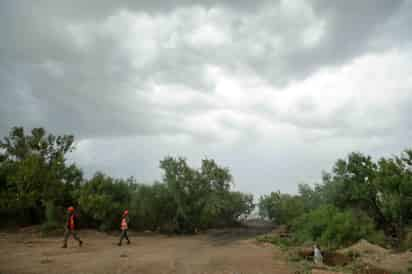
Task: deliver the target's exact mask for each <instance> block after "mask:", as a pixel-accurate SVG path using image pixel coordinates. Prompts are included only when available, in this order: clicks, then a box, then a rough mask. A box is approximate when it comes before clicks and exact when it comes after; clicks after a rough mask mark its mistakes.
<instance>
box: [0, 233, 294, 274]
mask: <svg viewBox="0 0 412 274" xmlns="http://www.w3.org/2000/svg"><path fill="white" fill-rule="evenodd" d="M79 235H80V236H81V237H82V239H83V240H84V245H83V247H78V246H77V243H76V242H75V241H74V240H72V239H71V240H70V241H69V248H67V249H62V248H61V247H60V246H61V238H55V237H53V238H41V237H39V236H38V234H36V233H34V234H30V233H16V234H10V233H0V273H1V274H16V273H108V274H109V273H110V274H116V273H141V274H151V273H153V274H161V273H165V274H166V273H167V274H169V273H176V274H189V273H204V274H210V273H225V274H229V273H230V274H235V273H236V274H240V273H242V274H247V273H250V274H266V273H279V274H287V273H292V271H291V270H290V269H289V268H288V266H287V263H286V260H285V259H284V258H283V255H282V253H281V252H280V251H279V250H277V249H276V247H272V246H265V245H258V244H256V243H255V241H254V240H253V238H252V239H244V238H242V237H236V235H235V236H234V237H226V236H225V234H216V235H218V236H216V235H213V236H211V235H210V234H208V235H196V236H173V237H167V236H162V235H142V234H140V235H134V236H133V237H132V238H131V239H132V244H131V245H130V246H127V245H124V246H122V247H119V246H117V245H115V243H116V242H117V240H118V239H117V237H114V236H108V235H106V234H102V233H98V232H95V231H80V233H79ZM219 235H220V236H219ZM222 235H223V236H222Z"/></svg>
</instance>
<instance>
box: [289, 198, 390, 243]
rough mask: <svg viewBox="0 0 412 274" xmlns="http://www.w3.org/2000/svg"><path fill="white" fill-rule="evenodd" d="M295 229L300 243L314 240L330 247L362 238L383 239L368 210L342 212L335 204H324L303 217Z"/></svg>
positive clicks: (294, 231)
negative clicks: (368, 214) (364, 211)
mask: <svg viewBox="0 0 412 274" xmlns="http://www.w3.org/2000/svg"><path fill="white" fill-rule="evenodd" d="M292 232H293V236H294V237H295V239H296V240H297V241H298V242H302V243H303V242H306V241H314V242H317V243H319V244H320V245H322V246H324V247H328V248H338V247H341V246H346V245H350V244H352V243H354V242H356V241H358V240H360V239H367V240H369V241H371V242H375V243H376V241H379V240H380V239H381V236H380V233H379V232H376V230H375V226H374V223H373V220H372V219H371V218H369V217H368V216H366V215H365V214H364V213H361V212H356V213H355V212H354V211H350V210H345V211H339V210H338V209H336V208H335V207H333V206H322V207H320V208H318V209H316V210H313V211H311V212H309V213H307V214H304V215H302V216H300V217H299V218H297V219H296V220H295V222H294V223H293V225H292ZM382 235H383V234H382Z"/></svg>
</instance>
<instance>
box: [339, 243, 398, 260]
mask: <svg viewBox="0 0 412 274" xmlns="http://www.w3.org/2000/svg"><path fill="white" fill-rule="evenodd" d="M338 252H340V253H343V254H347V253H350V252H352V253H358V254H359V255H360V256H363V255H365V254H374V255H381V256H385V255H387V254H388V253H389V252H390V251H389V250H388V249H386V248H383V247H381V246H378V245H374V244H371V243H370V242H368V241H366V240H363V239H362V240H360V241H359V242H357V243H356V244H354V245H352V246H350V247H348V248H344V249H340V250H339V251H338Z"/></svg>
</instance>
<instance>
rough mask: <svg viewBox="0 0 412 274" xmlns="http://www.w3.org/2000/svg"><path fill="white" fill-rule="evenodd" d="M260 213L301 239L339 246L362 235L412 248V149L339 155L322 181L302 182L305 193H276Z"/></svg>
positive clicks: (264, 201)
mask: <svg viewBox="0 0 412 274" xmlns="http://www.w3.org/2000/svg"><path fill="white" fill-rule="evenodd" d="M258 207H259V212H260V214H261V216H262V217H265V218H269V219H271V220H272V221H273V222H276V223H277V224H284V225H287V226H288V227H289V229H290V230H291V232H292V235H293V240H295V241H297V242H305V241H306V242H307V241H315V242H318V243H321V244H323V245H324V246H329V247H334V246H335V247H336V246H342V245H348V244H351V243H353V242H355V241H357V240H359V239H361V238H365V239H368V240H370V241H372V242H376V243H380V244H391V245H395V246H398V247H401V246H405V247H412V234H411V232H410V230H409V233H407V232H408V231H407V228H409V229H410V226H411V225H412V150H405V151H403V152H402V153H401V154H400V155H395V156H392V157H382V158H380V159H378V160H377V161H374V160H373V159H372V157H371V156H368V155H364V154H362V153H359V152H354V153H350V154H349V155H348V156H347V158H345V159H338V160H337V161H336V162H335V164H334V166H333V168H332V171H331V172H324V173H323V176H322V182H321V183H320V184H317V185H315V186H314V187H311V186H309V185H307V184H301V185H299V194H298V195H290V194H283V193H280V192H272V193H271V194H269V195H264V196H263V197H261V198H260V200H259V203H258Z"/></svg>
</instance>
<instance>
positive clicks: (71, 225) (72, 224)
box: [62, 206, 83, 248]
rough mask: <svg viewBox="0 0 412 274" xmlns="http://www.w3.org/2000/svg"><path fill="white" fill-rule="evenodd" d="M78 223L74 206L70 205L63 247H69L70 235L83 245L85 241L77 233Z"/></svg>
mask: <svg viewBox="0 0 412 274" xmlns="http://www.w3.org/2000/svg"><path fill="white" fill-rule="evenodd" d="M76 224H77V216H76V215H75V213H74V207H72V206H70V207H69V208H68V209H67V220H66V225H65V229H64V242H63V246H62V248H67V240H68V239H69V237H70V235H72V236H73V238H74V239H75V240H77V241H78V242H79V246H82V244H83V242H82V240H80V238H79V236H77V233H76Z"/></svg>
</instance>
